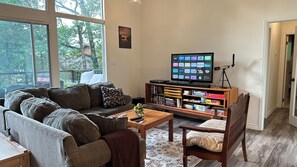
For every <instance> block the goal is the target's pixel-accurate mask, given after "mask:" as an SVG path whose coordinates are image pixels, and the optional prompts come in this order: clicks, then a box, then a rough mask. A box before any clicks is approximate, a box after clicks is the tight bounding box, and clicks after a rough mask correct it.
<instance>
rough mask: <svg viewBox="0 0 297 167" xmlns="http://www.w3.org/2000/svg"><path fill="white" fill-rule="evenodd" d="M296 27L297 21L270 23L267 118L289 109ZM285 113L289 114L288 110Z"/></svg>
mask: <svg viewBox="0 0 297 167" xmlns="http://www.w3.org/2000/svg"><path fill="white" fill-rule="evenodd" d="M296 26H297V21H278V22H271V23H268V28H269V31H268V32H269V36H268V37H269V38H267V39H268V52H267V53H268V60H267V61H268V63H267V80H266V81H267V82H266V83H267V84H266V86H267V91H266V110H265V118H267V117H269V115H270V114H272V113H273V111H275V110H276V109H277V108H284V107H287V108H288V107H289V102H290V94H291V93H290V90H291V79H292V69H293V67H292V64H293V63H292V60H293V51H294V38H295V27H296ZM284 111H287V112H288V110H284ZM288 114H289V112H288Z"/></svg>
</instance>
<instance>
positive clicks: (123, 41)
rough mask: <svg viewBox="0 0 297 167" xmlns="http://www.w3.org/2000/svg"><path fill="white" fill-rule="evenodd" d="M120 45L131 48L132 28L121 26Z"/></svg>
mask: <svg viewBox="0 0 297 167" xmlns="http://www.w3.org/2000/svg"><path fill="white" fill-rule="evenodd" d="M119 47H120V48H127V49H131V48H132V46H131V28H129V27H122V26H119Z"/></svg>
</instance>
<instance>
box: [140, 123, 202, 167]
mask: <svg viewBox="0 0 297 167" xmlns="http://www.w3.org/2000/svg"><path fill="white" fill-rule="evenodd" d="M182 157H183V146H182V135H180V134H175V133H174V134H173V142H169V141H168V131H166V130H161V129H157V128H152V129H150V130H148V131H147V133H146V160H145V166H146V167H182V166H183V158H182ZM199 161H201V159H199V158H196V157H193V156H189V157H188V166H189V167H194V166H195V165H196V164H198V163H199Z"/></svg>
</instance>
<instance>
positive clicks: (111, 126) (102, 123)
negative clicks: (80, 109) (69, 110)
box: [85, 114, 128, 135]
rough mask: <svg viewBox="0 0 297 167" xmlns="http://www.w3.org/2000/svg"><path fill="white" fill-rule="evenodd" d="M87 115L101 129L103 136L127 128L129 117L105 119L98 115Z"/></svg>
mask: <svg viewBox="0 0 297 167" xmlns="http://www.w3.org/2000/svg"><path fill="white" fill-rule="evenodd" d="M85 115H86V116H87V117H88V118H89V119H90V120H91V121H93V122H94V123H95V124H96V125H97V126H98V127H99V130H100V134H101V135H105V134H107V133H110V132H114V131H116V130H119V129H126V128H127V124H128V118H127V117H120V118H117V117H104V116H101V115H98V114H85Z"/></svg>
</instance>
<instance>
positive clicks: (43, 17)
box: [0, 0, 107, 87]
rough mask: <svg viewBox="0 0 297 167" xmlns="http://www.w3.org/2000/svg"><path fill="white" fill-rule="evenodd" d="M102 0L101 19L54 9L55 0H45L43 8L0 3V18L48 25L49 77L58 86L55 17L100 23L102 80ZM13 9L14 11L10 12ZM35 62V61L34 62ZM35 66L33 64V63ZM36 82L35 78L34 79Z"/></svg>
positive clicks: (104, 37) (58, 73) (104, 71)
mask: <svg viewBox="0 0 297 167" xmlns="http://www.w3.org/2000/svg"><path fill="white" fill-rule="evenodd" d="M99 1H102V9H101V10H102V19H96V18H89V17H85V16H77V15H71V14H66V13H60V12H56V11H55V0H46V4H45V10H38V9H34V8H27V7H21V6H14V5H9V4H3V3H0V9H1V10H0V20H5V21H15V22H23V23H29V24H43V25H47V27H48V41H49V42H48V43H49V46H48V50H49V59H50V60H49V64H50V78H51V85H52V86H53V87H60V67H59V54H58V27H57V18H58V17H60V18H66V19H72V20H79V21H86V22H92V23H96V24H101V25H102V31H103V32H102V41H103V43H102V46H103V48H102V61H103V64H102V73H103V80H104V81H107V63H106V60H107V59H106V28H105V10H104V6H105V3H104V0H99ZM11 11H14V12H11ZM34 64H35V63H34ZM34 66H35V65H34ZM34 82H36V80H35V81H34Z"/></svg>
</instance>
